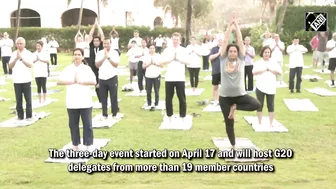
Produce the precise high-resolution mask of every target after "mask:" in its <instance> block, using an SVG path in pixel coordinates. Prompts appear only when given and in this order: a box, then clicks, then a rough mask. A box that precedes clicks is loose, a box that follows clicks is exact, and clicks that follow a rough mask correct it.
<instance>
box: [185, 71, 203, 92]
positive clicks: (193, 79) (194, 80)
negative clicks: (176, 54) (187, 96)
mask: <svg viewBox="0 0 336 189" xmlns="http://www.w3.org/2000/svg"><path fill="white" fill-rule="evenodd" d="M200 69H201V68H188V70H189V76H190V85H191V87H192V88H194V87H195V88H197V86H198V80H199V76H198V75H199V72H200Z"/></svg>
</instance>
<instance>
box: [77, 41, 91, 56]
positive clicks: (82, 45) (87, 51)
mask: <svg viewBox="0 0 336 189" xmlns="http://www.w3.org/2000/svg"><path fill="white" fill-rule="evenodd" d="M76 48H80V49H83V51H84V57H85V58H90V44H89V43H87V42H85V41H83V42H80V43H77V44H76Z"/></svg>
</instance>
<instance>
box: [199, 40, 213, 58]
mask: <svg viewBox="0 0 336 189" xmlns="http://www.w3.org/2000/svg"><path fill="white" fill-rule="evenodd" d="M211 46H212V44H211V43H210V42H207V43H202V45H201V48H202V52H201V54H202V56H208V55H209V54H210V50H211Z"/></svg>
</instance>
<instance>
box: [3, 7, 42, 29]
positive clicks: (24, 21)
mask: <svg viewBox="0 0 336 189" xmlns="http://www.w3.org/2000/svg"><path fill="white" fill-rule="evenodd" d="M17 13H18V12H17V10H16V11H13V12H12V14H11V18H10V23H11V27H16V16H17ZM20 27H41V16H40V14H39V13H38V12H36V11H34V10H32V9H21V14H20Z"/></svg>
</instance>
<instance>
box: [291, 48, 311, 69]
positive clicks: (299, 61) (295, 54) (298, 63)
mask: <svg viewBox="0 0 336 189" xmlns="http://www.w3.org/2000/svg"><path fill="white" fill-rule="evenodd" d="M307 51H308V49H307V48H306V47H304V46H303V45H294V44H292V45H289V46H288V47H287V53H288V54H289V65H288V67H289V68H296V67H303V66H304V61H303V55H302V54H303V53H306V52H307Z"/></svg>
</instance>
